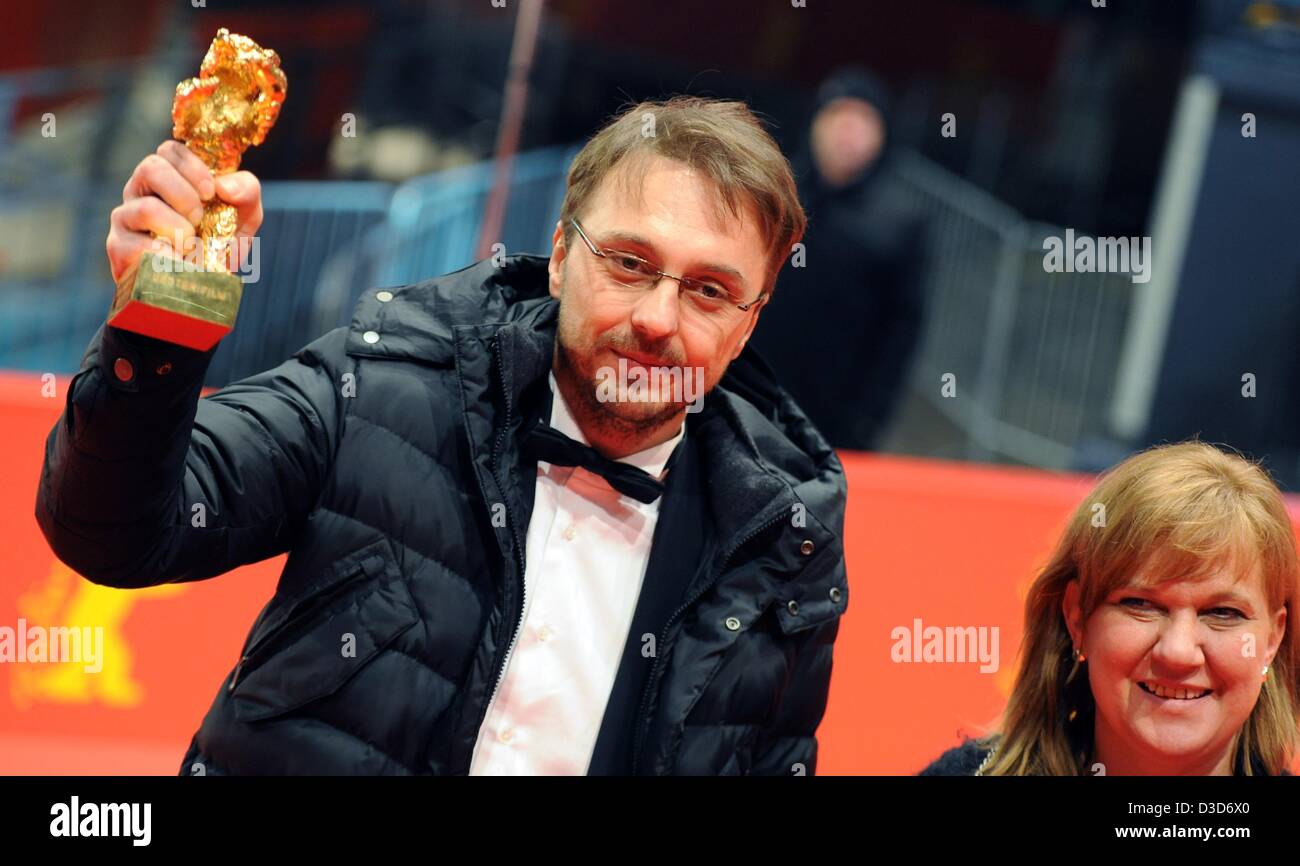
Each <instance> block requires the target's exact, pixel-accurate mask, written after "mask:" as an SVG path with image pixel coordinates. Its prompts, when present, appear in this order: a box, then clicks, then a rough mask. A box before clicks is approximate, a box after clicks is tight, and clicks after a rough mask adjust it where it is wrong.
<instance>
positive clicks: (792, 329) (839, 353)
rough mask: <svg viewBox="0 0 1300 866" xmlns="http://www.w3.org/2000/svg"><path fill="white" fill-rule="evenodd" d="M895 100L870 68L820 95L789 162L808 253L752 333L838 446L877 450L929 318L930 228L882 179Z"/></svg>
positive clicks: (839, 77) (784, 278) (840, 76)
mask: <svg viewBox="0 0 1300 866" xmlns="http://www.w3.org/2000/svg"><path fill="white" fill-rule="evenodd" d="M889 104H890V98H889V94H888V91H887V90H886V88H885V86H884V85H883V83H881V82H880V81H879V80H878V79H877V78H876V77H875V76H874V75H872V74H871V73H869V72H866V71H865V70H861V69H846V70H843V71H841V72H839V73H837V74H835V75H833V76H832V77H831V78H829V79H827V80H826V82H825V83H823V85H822V86H821V88H820V89H819V91H818V94H817V107H816V111H815V114H814V116H813V119H812V123H811V125H810V127H809V130H808V136H807V139H806V141H805V146H804V147H803V148H801V149H800V150H799V151H798V152H797V153H795V154H794V156H793V157H792V158H791V163H792V165H793V166H794V170H795V176H796V178H797V180H798V184H799V197H800V200H801V201H802V202H803V205H804V210H805V211H806V212H807V213H808V233H807V235H806V236H805V239H804V246H805V255H804V256H803V261H802V263H801V266H800V264H799V262H798V259H797V258H796V259H795V261H793V262H791V263H787V265H786V267H785V268H784V269H783V270H782V272H781V291H780V292H778V293H776V295H774V297H773V298H772V301H771V302H770V303H769V306H770V307H771V311H770V312H769V313H768V315H765V316H764V317H763V323H762V325H761V326H760V327H759V328H758V329H757V330H756V331H755V334H754V344H755V346H756V347H757V348H758V350H759V352H760V353H761V354H762V356H763V357H764V358H765V359H767V360H768V361H769V362H770V363H771V364H772V366H773V367H774V368H775V369H776V370H777V373H778V376H779V378H780V380H781V383H782V385H783V386H784V387H785V388H786V389H787V390H788V391H789V392H790V393H791V395H792V396H793V397H794V398H795V401H796V402H797V403H798V404H799V405H800V407H801V408H803V410H804V411H805V412H807V413H808V417H810V418H811V419H812V420H813V423H815V424H816V425H817V427H818V429H820V430H821V431H822V432H823V434H824V435H825V436H826V438H827V439H828V440H830V443H831V445H833V446H834V447H836V448H849V449H858V450H870V449H874V448H877V447H879V445H880V441H881V438H882V436H883V435H884V433H885V431H886V429H887V425H888V423H889V421H890V418H891V416H892V415H893V413H894V411H895V409H896V408H897V406H898V404H899V400H900V398H901V397H902V395H903V393H904V392H905V390H906V387H907V374H908V370H909V366H910V362H911V359H912V357H913V356H914V354H915V352H916V347H917V344H918V341H919V337H920V333H921V325H922V322H923V320H924V299H923V295H922V289H923V286H922V280H923V278H924V270H925V260H926V250H925V224H924V220H923V218H922V216H921V214H920V213H918V212H917V211H915V210H914V209H912V208H911V207H909V206H908V205H907V204H906V203H905V202H903V201H901V200H900V199H899V198H898V196H897V194H896V193H895V192H894V191H892V190H891V189H890V188H889V184H888V183H887V182H886V181H885V178H886V175H887V172H888V171H889V167H890V163H891V154H892V147H893V145H892V143H891V140H890V136H889Z"/></svg>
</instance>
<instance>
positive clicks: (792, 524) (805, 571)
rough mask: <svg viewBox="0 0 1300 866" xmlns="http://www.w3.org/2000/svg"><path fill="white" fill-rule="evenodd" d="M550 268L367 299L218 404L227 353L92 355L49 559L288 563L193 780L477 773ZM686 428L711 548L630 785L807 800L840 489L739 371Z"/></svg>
mask: <svg viewBox="0 0 1300 866" xmlns="http://www.w3.org/2000/svg"><path fill="white" fill-rule="evenodd" d="M546 264H547V260H546V259H544V258H538V257H534V256H513V257H510V258H509V259H508V260H507V262H506V264H505V266H504V267H500V268H495V267H493V266H492V265H491V263H490V262H488V261H484V262H480V263H478V264H476V265H473V266H471V267H469V268H467V269H465V270H462V271H459V272H457V273H454V274H449V275H447V276H444V277H440V278H437V279H433V280H428V281H425V282H422V283H419V284H415V285H410V286H406V287H402V288H397V289H392V290H387V291H379V292H376V291H375V290H370V291H367V292H366V293H365V294H364V295H363V297H362V298H361V300H360V302H359V303H358V305H357V307H356V311H355V314H354V317H353V320H352V324H351V326H350V327H346V328H338V329H336V330H334V331H331V332H329V333H327V334H325V335H324V336H322V337H321V338H319V339H318V340H316V341H315V342H313V343H311V344H310V345H308V346H306V347H305V348H303V349H302V350H300V351H299V352H298V353H297V354H296V355H295V356H294V357H293V358H292V359H290V360H289V361H287V362H285V363H284V364H282V365H280V366H279V367H276V368H275V369H273V370H269V371H267V372H264V373H260V374H258V375H255V376H252V377H249V378H247V379H244V380H242V381H240V382H236V383H234V384H231V385H229V386H227V387H226V388H224V389H222V390H221V391H219V392H217V393H216V394H214V395H212V396H211V397H208V398H206V399H203V400H199V399H198V393H199V389H200V383H201V381H202V377H203V373H204V371H205V370H206V368H207V364H208V362H209V361H210V359H211V355H212V351H210V352H207V353H199V352H194V351H191V350H188V349H183V348H179V347H176V346H173V345H171V344H168V343H164V342H160V341H156V340H151V339H149V338H142V337H140V336H139V335H135V334H127V333H125V332H119V331H117V330H116V329H113V328H109V327H107V326H105V327H103V328H101V330H100V333H99V334H97V335H96V338H95V340H94V341H92V343H91V346H90V348H89V350H88V351H87V354H86V357H85V359H84V361H83V365H82V369H81V371H80V372H79V373H78V374H77V375H76V377H75V378H74V379H73V382H72V385H71V387H70V389H69V395H68V399H67V407H66V411H65V413H64V417H63V418H62V419H60V421H59V423H58V425H57V426H56V427H55V429H54V430H53V431H52V432H51V434H50V436H49V439H48V442H47V447H46V456H45V460H46V462H45V467H44V471H43V472H42V475H41V481H40V490H39V493H38V498H37V508H36V515H37V519H38V521H39V523H40V526H41V529H42V531H43V532H44V533H45V536H46V538H47V539H48V540H49V542H50V545H51V547H52V548H53V549H54V551H55V553H56V554H57V555H58V556H59V558H60V559H62V560H63V561H64V562H66V563H67V564H68V565H69V566H70V567H72V568H74V569H76V570H77V571H78V572H79V573H81V574H83V575H85V576H86V577H87V578H89V579H90V580H92V581H94V582H96V583H102V584H105V585H109V586H116V587H141V586H149V585H153V584H159V583H166V582H171V581H189V580H199V579H203V578H208V577H212V576H214V575H218V574H222V573H223V572H226V571H229V570H230V569H232V568H235V567H236V566H239V565H243V564H246V563H250V562H256V561H258V560H262V559H265V558H267V557H270V556H274V555H276V554H278V553H282V552H284V551H289V552H290V556H289V559H288V562H287V564H286V566H285V568H284V572H283V574H282V575H281V577H280V582H279V586H278V588H277V591H276V593H275V595H274V597H273V598H272V599H271V600H270V602H269V603H268V604H267V605H266V607H265V609H264V610H263V611H262V613H261V615H260V616H259V617H258V619H257V621H256V623H255V624H254V625H253V627H252V630H251V631H250V633H249V636H248V640H247V643H246V644H245V646H244V650H243V653H242V660H241V661H239V663H238V664H237V665H236V667H235V668H234V670H232V672H231V674H230V675H229V676H228V677H227V678H226V679H225V680H224V681H223V683H222V684H221V687H220V691H219V692H218V694H217V697H216V700H215V702H214V703H213V705H212V708H211V709H210V710H209V712H208V714H207V716H206V718H205V719H204V720H203V724H202V727H201V728H200V729H199V731H198V733H197V734H196V735H195V737H194V739H193V742H192V743H191V746H190V748H189V751H188V753H187V754H186V755H185V757H184V761H183V763H182V766H181V770H180V771H181V773H182V774H189V773H197V772H203V773H206V774H209V775H217V774H225V773H231V774H233V773H323V774H350V773H363V774H415V773H435V774H451V773H460V774H463V773H466V772H467V771H468V769H469V766H470V758H471V754H472V751H473V747H474V743H475V740H476V738H477V734H478V730H479V727H480V724H481V722H482V719H483V716H484V713H485V712H486V710H487V706H488V701H489V699H490V697H491V695H492V692H493V689H494V686H495V684H496V682H497V678H498V675H499V673H500V669H501V666H502V664H503V662H504V654H505V652H506V649H507V647H508V645H509V643H510V640H511V637H512V635H513V633H514V631H515V629H516V627H517V624H518V622H519V619H520V616H521V609H520V608H521V604H522V600H521V597H520V596H521V593H522V584H523V561H522V560H523V555H524V549H523V546H522V545H523V539H524V538H526V536H527V526H526V525H521V524H520V523H518V522H516V521H517V520H518V515H519V514H520V513H521V511H522V509H521V495H522V491H523V487H522V485H523V484H533V483H534V479H535V471H534V470H533V469H532V468H531V467H530V466H528V465H525V463H524V458H523V457H522V456H521V455H520V454H519V452H518V448H517V444H516V442H517V440H516V434H517V432H518V428H519V425H520V418H519V412H518V411H517V407H518V405H519V398H520V395H521V394H522V393H523V391H524V390H525V389H526V388H527V387H528V386H529V385H530V384H531V383H533V382H536V381H537V380H538V379H539V378H540V377H545V375H546V372H547V370H548V369H549V367H550V363H551V358H552V349H553V344H554V339H555V323H556V313H557V310H558V302H556V301H555V300H554V299H552V298H550V297H549V296H548V294H547V290H546V284H547V279H546ZM213 351H215V350H213ZM119 359H125V361H119ZM128 364H129V365H130V368H131V369H130V370H129V371H128V370H127V369H126V367H127V365H128ZM167 364H170V367H168V366H167ZM122 375H126V376H128V378H127V379H126V380H123V378H122ZM689 423H691V424H692V427H691V434H690V435H693V436H697V437H699V438H698V440H697V441H698V443H699V445H700V448H701V452H700V453H701V455H702V459H701V466H702V471H703V473H704V475H705V477H706V479H707V482H708V491H709V494H708V499H709V501H708V507H709V508H710V509H711V511H712V514H713V518H714V520H715V521H716V528H717V532H718V534H717V538H718V540H719V547H718V553H717V555H716V557H714V558H713V559H712V560H711V561H710V562H703V563H701V564H700V567H699V570H698V572H697V573H696V575H695V577H694V580H693V582H692V583H691V586H690V589H689V591H688V593H687V601H686V603H685V604H683V605H682V608H681V610H679V611H678V615H676V616H675V617H674V618H673V619H672V620H671V621H670V627H669V628H668V629H666V630H665V638H664V641H663V643H661V644H660V646H659V651H658V653H657V658H656V659H655V661H654V665H655V668H654V673H653V674H652V675H651V676H650V678H649V683H648V686H647V689H646V694H645V695H644V700H643V702H642V707H643V709H644V712H643V713H642V717H641V719H640V723H639V727H638V730H637V736H636V749H635V753H634V754H635V758H634V763H633V767H634V772H636V773H639V774H740V773H774V774H789V773H792V772H793V773H800V772H806V773H809V774H811V773H812V772H813V771H814V769H815V765H816V758H817V742H816V739H815V737H814V734H815V731H816V728H817V726H818V724H819V722H820V721H821V718H822V715H823V712H824V710H825V704H826V694H827V688H828V685H829V679H830V671H831V648H832V642H833V641H834V639H835V636H836V633H837V631H838V628H839V618H840V615H841V614H842V613H843V612H844V610H845V606H846V604H847V601H848V587H847V583H846V575H845V567H844V556H843V543H842V533H843V521H844V505H845V495H846V488H845V481H844V475H843V470H842V467H841V465H840V462H839V460H838V459H837V458H836V456H835V454H834V453H833V452H832V451H831V450H830V448H829V447H828V446H827V444H826V442H825V441H824V440H823V439H822V437H821V436H820V435H819V434H818V433H817V432H816V431H815V430H814V429H813V427H812V426H811V425H810V424H809V422H808V421H807V419H806V418H805V417H804V416H803V414H802V413H801V412H800V411H799V410H798V409H797V408H796V407H795V405H794V404H793V402H791V400H790V398H789V397H788V396H787V395H786V394H785V393H784V392H781V391H779V390H776V389H775V386H774V384H773V382H772V380H771V377H770V371H768V370H767V369H766V366H765V365H764V364H763V363H762V361H761V359H758V358H757V357H756V356H754V355H753V354H752V353H751V351H750V350H748V349H747V350H746V352H745V353H743V354H742V355H741V357H740V358H738V359H737V360H736V361H735V362H733V364H732V365H731V368H730V369H729V370H728V373H727V375H726V377H725V378H724V379H723V382H722V384H721V385H720V386H719V387H718V388H717V389H715V391H713V392H711V393H710V394H709V395H708V397H706V398H705V400H704V410H703V411H702V412H700V413H699V414H698V415H696V416H691V420H690V422H689ZM534 465H535V464H534ZM494 505H496V506H497V507H496V508H494V507H493V506H494ZM501 505H504V509H502V508H501ZM199 506H202V508H199ZM494 515H497V516H504V518H505V519H504V520H501V519H497V520H495V521H494V520H493V517H494ZM199 516H202V517H203V519H202V520H200V519H199ZM196 524H202V525H196ZM791 602H794V603H795V604H791ZM732 618H734V619H732ZM729 620H730V623H729V624H728V621H729ZM737 620H738V622H739V626H738V627H737V622H736V621H737ZM345 635H352V636H353V638H354V640H355V653H354V654H352V655H348V654H345V653H344V652H342V651H341V649H340V647H341V645H342V644H341V641H342V640H344V639H345V638H344V636H345ZM198 765H201V768H200V766H198ZM800 765H801V766H800Z"/></svg>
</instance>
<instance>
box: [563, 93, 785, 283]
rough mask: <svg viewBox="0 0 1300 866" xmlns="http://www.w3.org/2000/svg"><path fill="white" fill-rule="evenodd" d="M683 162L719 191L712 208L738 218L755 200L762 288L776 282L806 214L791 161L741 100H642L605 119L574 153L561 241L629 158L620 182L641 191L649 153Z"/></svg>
mask: <svg viewBox="0 0 1300 866" xmlns="http://www.w3.org/2000/svg"><path fill="white" fill-rule="evenodd" d="M654 155H658V156H662V157H665V158H667V159H672V160H676V161H678V162H681V163H684V164H686V165H687V166H689V167H690V168H692V169H694V170H695V171H698V172H700V173H701V174H703V175H704V176H705V177H707V178H708V179H710V180H711V181H712V182H713V183H714V185H715V186H716V187H717V189H718V192H719V193H720V196H719V198H718V200H717V202H716V211H715V214H716V216H717V218H718V219H719V220H722V219H725V218H726V217H727V216H728V215H729V216H730V217H731V218H733V219H738V218H739V217H740V214H741V212H742V208H744V207H746V206H747V205H752V206H753V208H754V212H755V215H756V216H757V218H758V229H759V233H760V234H761V235H762V236H763V239H764V241H765V242H766V244H767V250H766V252H767V258H768V263H769V268H768V273H767V274H765V275H764V283H763V290H764V291H767V292H769V293H770V292H771V291H772V290H773V289H774V288H775V284H776V275H777V273H778V272H779V271H780V269H781V265H782V263H783V262H784V261H785V257H786V256H787V255H789V253H790V250H791V248H792V247H793V246H794V245H795V244H796V243H798V242H799V241H800V240H801V239H802V238H803V234H804V229H805V227H806V225H807V218H806V217H805V216H804V212H803V207H802V206H801V205H800V204H799V192H798V189H797V188H796V186H795V182H794V176H793V175H792V174H791V172H790V163H789V161H788V160H787V159H786V158H785V155H784V154H782V153H781V149H780V147H778V146H777V144H776V142H775V141H774V140H773V139H772V136H771V135H769V134H768V132H767V130H766V129H764V128H763V125H762V123H760V122H759V120H758V118H757V117H755V116H754V113H753V112H751V111H750V110H749V106H747V105H745V103H743V102H728V101H723V100H718V99H706V98H704V97H698V96H674V97H671V98H670V99H667V100H662V101H646V102H640V103H637V104H636V105H633V106H632V107H631V108H628V109H626V110H625V111H623V112H622V113H621V114H619V115H618V116H617V117H615V118H614V119H613V120H611V121H610V122H609V123H608V124H607V125H605V126H604V127H603V128H602V129H601V130H600V131H599V132H597V133H596V135H595V136H593V137H592V139H591V140H590V141H588V142H587V144H586V145H585V146H583V148H582V150H581V151H579V152H578V155H577V156H576V157H574V160H573V164H572V165H571V166H570V167H569V178H568V186H567V188H566V189H565V192H564V204H563V205H562V206H561V208H560V221H561V224H562V225H563V227H564V242H565V244H566V245H567V244H569V243H571V242H572V234H573V230H572V226H571V224H570V223H569V219H570V218H572V217H574V216H577V215H578V213H579V211H581V210H582V208H583V206H584V205H585V204H586V203H587V201H588V200H590V198H591V196H592V195H593V194H594V193H595V191H596V189H597V187H599V186H600V183H601V181H602V180H604V178H605V177H606V175H607V174H608V173H609V172H610V171H612V170H613V169H614V167H615V166H617V165H618V164H619V163H620V162H622V161H623V160H624V159H625V158H630V159H631V161H630V162H629V163H628V169H629V170H628V172H627V173H626V174H625V175H624V180H625V181H626V183H627V184H628V191H629V192H631V193H632V195H634V196H639V195H640V191H641V182H642V180H643V178H644V171H645V163H646V159H645V157H647V156H654Z"/></svg>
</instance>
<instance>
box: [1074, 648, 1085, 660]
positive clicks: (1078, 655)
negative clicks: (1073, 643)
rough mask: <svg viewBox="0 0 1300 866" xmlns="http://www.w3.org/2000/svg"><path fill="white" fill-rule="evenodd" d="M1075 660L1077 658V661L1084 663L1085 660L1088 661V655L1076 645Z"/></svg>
mask: <svg viewBox="0 0 1300 866" xmlns="http://www.w3.org/2000/svg"><path fill="white" fill-rule="evenodd" d="M1074 660H1075V661H1076V662H1080V663H1083V662H1086V661H1087V660H1088V657H1087V656H1086V655H1084V654H1083V651H1082V650H1080V649H1079V648H1078V647H1075V648H1074Z"/></svg>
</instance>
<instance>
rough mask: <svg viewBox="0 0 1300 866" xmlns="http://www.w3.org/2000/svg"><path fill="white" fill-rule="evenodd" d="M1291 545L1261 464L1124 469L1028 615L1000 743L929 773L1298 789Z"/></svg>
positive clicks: (1077, 516) (1154, 464)
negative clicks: (1190, 779) (1234, 780)
mask: <svg viewBox="0 0 1300 866" xmlns="http://www.w3.org/2000/svg"><path fill="white" fill-rule="evenodd" d="M1297 599H1300V568H1298V566H1297V559H1296V544H1295V533H1294V529H1293V528H1292V525H1291V520H1290V518H1289V516H1288V515H1287V511H1286V507H1285V505H1284V504H1283V502H1282V496H1281V494H1280V492H1279V491H1278V489H1277V486H1276V485H1275V484H1274V483H1273V481H1272V479H1271V478H1269V476H1268V475H1267V474H1266V473H1265V472H1264V470H1263V469H1261V468H1260V467H1259V466H1257V465H1255V464H1253V463H1251V462H1249V461H1247V460H1246V459H1244V458H1242V457H1240V456H1237V455H1235V454H1231V453H1227V452H1224V451H1222V450H1220V449H1218V448H1216V447H1214V446H1212V445H1208V444H1205V443H1202V442H1185V443H1180V444H1176V445H1165V446H1161V447H1158V448H1153V449H1151V450H1149V451H1144V452H1142V453H1139V454H1136V455H1134V456H1133V457H1130V458H1129V459H1127V460H1125V461H1124V462H1123V463H1121V464H1119V465H1118V466H1116V467H1115V468H1114V469H1112V470H1111V471H1110V472H1109V473H1108V474H1107V475H1105V476H1104V477H1103V478H1102V480H1101V481H1100V482H1099V483H1098V484H1097V486H1096V487H1095V488H1094V489H1093V491H1092V493H1091V494H1089V495H1088V497H1087V498H1086V499H1085V500H1084V501H1083V503H1082V504H1081V505H1080V506H1079V508H1078V509H1077V510H1076V511H1075V513H1074V516H1073V517H1072V518H1071V520H1070V523H1069V525H1068V527H1067V529H1066V531H1065V533H1064V535H1063V536H1062V538H1061V540H1060V543H1059V544H1058V545H1057V548H1056V552H1055V554H1054V555H1053V557H1052V559H1051V561H1050V562H1049V563H1048V565H1047V567H1046V568H1045V569H1044V570H1043V572H1042V574H1041V575H1040V576H1039V577H1038V579H1037V580H1036V581H1035V582H1034V585H1033V586H1032V587H1031V589H1030V591H1029V596H1028V598H1027V599H1026V602H1025V636H1024V640H1023V643H1022V650H1021V661H1020V668H1019V671H1018V672H1017V676H1016V682H1015V685H1014V687H1013V689H1012V692H1011V697H1010V699H1009V701H1008V703H1007V708H1006V711H1005V713H1004V715H1003V720H1002V724H1001V726H1000V732H998V733H993V734H991V735H989V736H986V737H983V738H979V739H968V740H967V741H966V742H964V743H963V744H962V745H960V746H957V747H956V748H953V749H950V750H948V751H947V752H945V753H944V754H943V755H942V756H940V757H939V759H938V760H936V761H935V762H934V763H932V764H931V765H930V766H929V767H927V768H926V769H925V770H923V771H922V772H921V775H923V776H927V775H934V776H939V775H944V776H954V775H965V776H969V775H985V776H1028V775H1050V776H1074V775H1082V776H1089V775H1102V774H1105V775H1110V776H1132V775H1143V776H1148V775H1161V776H1183V775H1201V776H1204V775H1219V776H1225V775H1239V776H1246V775H1249V776H1264V775H1266V776H1275V775H1289V771H1288V766H1289V765H1290V763H1291V761H1292V760H1293V759H1294V757H1295V754H1296V745H1297V720H1300V703H1298V701H1300V682H1298V681H1297V670H1298V668H1297V661H1300V658H1298V656H1300V645H1298V644H1297V641H1296V639H1295V634H1294V632H1295V628H1294V626H1293V625H1292V622H1291V617H1290V614H1291V612H1293V611H1294V610H1295V609H1296V603H1297Z"/></svg>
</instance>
